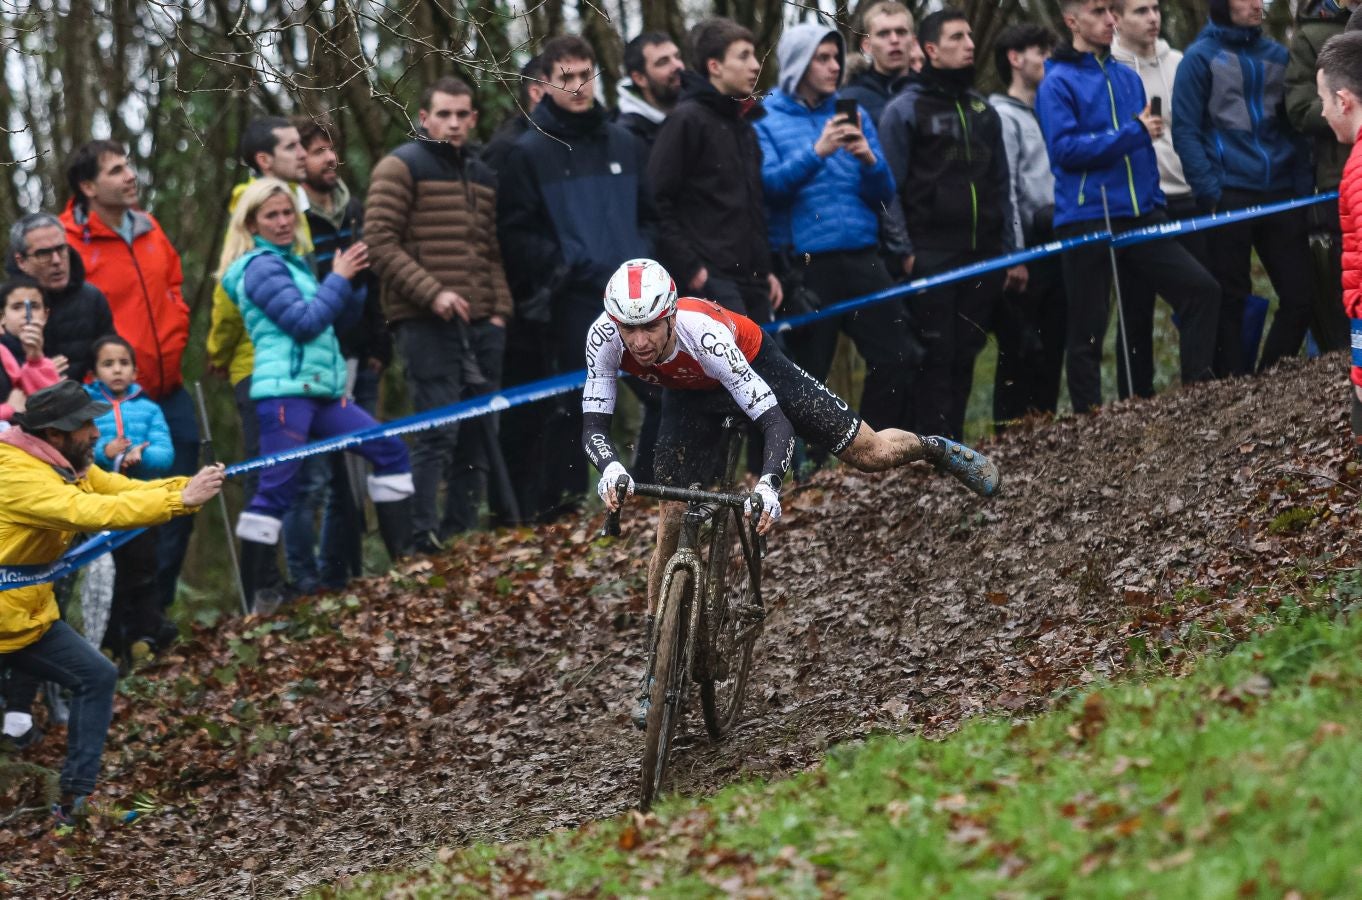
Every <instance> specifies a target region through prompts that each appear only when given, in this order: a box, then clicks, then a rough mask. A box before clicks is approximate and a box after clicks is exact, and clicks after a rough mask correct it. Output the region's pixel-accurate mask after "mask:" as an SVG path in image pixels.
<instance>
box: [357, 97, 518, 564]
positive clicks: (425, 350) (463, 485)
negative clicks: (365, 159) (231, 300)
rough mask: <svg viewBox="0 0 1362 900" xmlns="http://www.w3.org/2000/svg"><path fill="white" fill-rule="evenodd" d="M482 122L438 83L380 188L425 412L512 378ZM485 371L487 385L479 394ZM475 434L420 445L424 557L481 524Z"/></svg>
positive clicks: (418, 508)
mask: <svg viewBox="0 0 1362 900" xmlns="http://www.w3.org/2000/svg"><path fill="white" fill-rule="evenodd" d="M477 122H478V113H477V110H476V109H475V108H474V106H473V92H472V90H471V89H470V88H469V87H468V85H467V84H465V83H464V82H462V81H460V80H459V79H457V78H452V77H445V78H441V79H439V80H437V81H436V82H435V83H434V84H432V85H431V86H430V87H428V88H427V89H426V91H425V93H424V94H423V95H422V98H421V110H420V124H421V127H420V130H419V131H418V132H417V138H416V140H414V141H409V142H408V143H405V144H403V145H402V146H400V147H398V148H397V149H396V150H394V151H393V152H392V153H390V154H388V155H387V156H385V157H384V158H383V159H381V160H379V162H378V165H377V166H375V167H374V170H373V174H372V176H371V178H370V183H369V196H368V202H367V203H366V204H365V210H364V217H365V235H364V236H365V239H366V240H367V241H368V243H369V259H370V260H371V261H372V265H373V269H374V271H375V272H376V273H377V274H378V278H379V281H380V282H381V284H382V288H383V312H384V315H386V316H387V318H388V321H389V323H391V325H392V326H393V328H394V330H395V332H396V335H397V347H398V351H399V352H400V353H401V354H402V359H403V361H404V363H405V365H406V372H407V384H408V385H409V387H410V389H411V395H412V403H413V405H414V406H415V408H416V410H417V411H418V412H421V411H425V410H428V409H434V408H436V407H441V406H447V405H449V404H451V403H457V402H458V401H459V400H461V399H463V396H464V393H465V391H466V390H467V389H469V388H475V389H482V390H485V389H489V388H495V387H497V386H499V383H500V380H501V361H502V354H503V352H504V350H505V346H506V320H507V319H508V318H509V317H510V315H511V292H510V289H509V288H508V287H507V285H506V274H505V272H504V271H503V269H502V263H501V248H500V246H499V245H498V243H497V197H496V176H495V175H494V174H493V172H492V170H491V169H490V168H489V167H488V166H487V165H486V164H484V163H483V162H481V161H480V160H479V159H477V158H476V157H475V156H473V155H472V154H470V153H469V152H468V151H467V147H466V144H467V141H468V136H469V134H470V133H472V131H473V129H474V127H475V126H476V125H477ZM478 372H480V373H481V378H482V381H483V383H482V384H476V385H475V384H471V383H470V382H472V381H473V380H474V379H475V378H476V377H477V373H478ZM465 431H466V434H465V438H464V439H463V440H460V438H459V429H458V426H457V425H451V426H449V427H447V428H441V429H436V430H431V431H423V432H420V433H418V434H417V436H416V438H415V441H414V444H413V447H412V477H413V478H414V480H415V482H416V497H415V500H416V504H415V508H414V511H413V522H412V526H413V528H412V530H413V533H414V534H415V535H416V539H415V542H414V547H415V549H416V550H417V552H427V553H429V552H432V551H434V550H437V549H439V548H440V546H441V545H442V541H443V540H444V539H445V538H447V537H449V536H450V535H452V534H456V533H458V532H460V531H465V530H467V529H469V528H472V527H475V526H476V525H477V513H478V505H479V502H480V499H481V495H482V486H483V484H484V482H485V475H486V471H487V459H486V455H485V453H484V447H485V444H484V443H483V442H482V441H480V440H478V438H479V437H480V435H478V434H477V433H476V432H475V431H474V430H473V429H471V428H470V429H466V430H465ZM446 472H449V473H450V475H449V483H448V485H447V495H446V500H445V508H444V514H443V516H441V515H440V509H439V504H438V501H437V495H438V492H439V488H440V481H441V480H442V479H443V477H444V476H445V473H446Z"/></svg>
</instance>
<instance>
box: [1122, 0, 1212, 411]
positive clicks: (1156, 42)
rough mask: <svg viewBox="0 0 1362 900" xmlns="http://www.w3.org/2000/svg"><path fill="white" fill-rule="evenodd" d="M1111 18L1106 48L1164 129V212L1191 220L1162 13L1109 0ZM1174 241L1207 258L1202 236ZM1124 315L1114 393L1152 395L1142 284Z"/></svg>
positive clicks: (1153, 2)
mask: <svg viewBox="0 0 1362 900" xmlns="http://www.w3.org/2000/svg"><path fill="white" fill-rule="evenodd" d="M1111 8H1112V11H1113V12H1114V13H1115V14H1116V39H1115V40H1114V41H1113V42H1112V45H1111V58H1112V59H1114V60H1116V61H1117V62H1121V63H1125V64H1126V65H1127V66H1130V67H1131V68H1132V69H1134V70H1135V71H1136V72H1137V73H1138V74H1139V76H1140V80H1141V81H1142V82H1143V83H1144V94H1145V99H1146V100H1147V101H1148V102H1149V104H1150V106H1151V108H1153V107H1157V108H1158V110H1159V114H1160V116H1161V117H1162V118H1163V128H1162V129H1161V130H1160V133H1159V137H1158V139H1156V140H1155V141H1154V155H1155V156H1156V157H1157V158H1158V163H1159V189H1160V190H1161V191H1163V197H1164V202H1165V204H1166V206H1165V209H1166V210H1167V211H1168V215H1169V217H1171V218H1174V219H1190V218H1193V217H1195V216H1196V215H1197V214H1198V212H1199V211H1200V210H1199V209H1198V208H1197V203H1196V198H1195V197H1193V196H1192V189H1191V187H1190V186H1189V185H1188V184H1187V178H1186V176H1184V175H1183V173H1182V161H1181V160H1180V159H1178V154H1177V151H1176V150H1174V149H1173V130H1172V127H1171V124H1170V123H1171V122H1172V119H1173V82H1174V81H1175V79H1176V77H1177V71H1178V64H1179V63H1180V62H1182V54H1181V53H1180V52H1178V51H1177V50H1174V49H1172V48H1171V47H1169V46H1168V42H1167V41H1165V40H1163V39H1162V38H1160V37H1159V31H1160V29H1161V27H1162V25H1163V14H1162V12H1161V11H1160V9H1159V0H1112V4H1111ZM1176 240H1177V241H1178V242H1179V243H1181V244H1182V246H1184V247H1186V248H1187V252H1189V253H1191V254H1192V256H1193V257H1195V258H1196V259H1206V235H1205V233H1204V232H1199V231H1194V232H1190V233H1188V234H1182V235H1179V236H1178V237H1177V238H1176ZM1121 303H1122V307H1123V309H1124V312H1125V317H1124V318H1125V325H1126V328H1125V330H1124V331H1121V330H1119V329H1120V323H1118V324H1117V328H1118V331H1117V338H1116V340H1117V343H1118V345H1119V346H1122V347H1124V348H1128V352H1129V355H1130V368H1131V370H1132V371H1131V372H1130V373H1129V374H1127V373H1126V352H1127V351H1125V350H1123V352H1121V353H1118V354H1116V389H1117V392H1118V394H1119V395H1120V396H1121V397H1122V398H1123V399H1124V398H1125V397H1126V396H1128V395H1129V393H1130V391H1131V390H1133V391H1134V393H1135V396H1137V397H1152V396H1154V292H1153V291H1151V290H1149V288H1148V286H1147V285H1144V284H1136V285H1132V286H1131V290H1130V292H1129V293H1123V294H1122V295H1121Z"/></svg>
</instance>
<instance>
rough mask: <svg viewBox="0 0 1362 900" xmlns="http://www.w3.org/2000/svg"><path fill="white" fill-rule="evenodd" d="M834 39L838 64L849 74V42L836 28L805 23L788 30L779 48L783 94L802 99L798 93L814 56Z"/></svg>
mask: <svg viewBox="0 0 1362 900" xmlns="http://www.w3.org/2000/svg"><path fill="white" fill-rule="evenodd" d="M828 38H833V39H835V40H836V41H837V62H838V63H839V64H840V65H841V68H842V71H843V72H845V71H846V70H847V65H846V64H847V48H846V42H845V41H844V40H842V35H841V33H840V32H839V31H838V30H837V29H836V28H829V27H827V26H826V25H819V24H817V23H816V22H802V23H800V24H799V25H796V26H795V27H793V28H790V29H788V30H786V32H785V33H784V34H783V35H781V37H780V44H778V45H777V46H776V59H777V61H779V63H780V79H779V81H778V82H777V83H778V84H779V86H780V89H781V91H783V92H784V93H786V94H788V95H789V96H791V97H796V96H798V94H797V91H796V89H797V88H798V87H799V82H800V80H801V79H803V77H804V73H805V72H806V71H808V68H809V63H811V62H813V54H814V53H815V52H816V51H817V50H818V45H819V44H821V43H823V42H824V41H826V40H827V39H828Z"/></svg>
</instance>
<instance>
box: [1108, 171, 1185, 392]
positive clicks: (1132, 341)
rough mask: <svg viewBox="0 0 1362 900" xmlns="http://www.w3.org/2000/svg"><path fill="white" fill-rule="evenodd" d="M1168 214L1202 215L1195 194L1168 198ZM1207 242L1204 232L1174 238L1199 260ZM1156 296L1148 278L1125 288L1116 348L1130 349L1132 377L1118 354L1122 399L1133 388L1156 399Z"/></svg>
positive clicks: (1121, 352)
mask: <svg viewBox="0 0 1362 900" xmlns="http://www.w3.org/2000/svg"><path fill="white" fill-rule="evenodd" d="M1165 211H1166V212H1167V214H1168V218H1170V219H1192V218H1196V217H1197V216H1198V215H1200V214H1201V210H1199V209H1198V208H1197V205H1196V200H1195V199H1194V198H1193V197H1192V196H1191V195H1184V196H1180V197H1170V198H1168V206H1167V207H1165ZM1206 239H1207V232H1204V231H1193V232H1191V233H1190V234H1182V235H1179V236H1178V237H1176V238H1173V240H1174V241H1176V242H1177V243H1179V244H1181V245H1182V246H1183V247H1184V248H1185V249H1186V250H1187V252H1188V253H1190V254H1192V256H1193V258H1195V259H1198V260H1204V259H1206V258H1207V250H1206ZM1154 297H1155V292H1154V289H1153V287H1152V286H1151V285H1150V283H1149V282H1148V281H1147V280H1145V279H1132V280H1131V281H1130V283H1129V288H1128V290H1127V288H1126V286H1125V285H1124V284H1123V286H1122V291H1121V303H1122V305H1123V306H1124V308H1125V320H1126V328H1125V330H1124V331H1122V330H1121V328H1120V326H1119V325H1118V326H1117V331H1116V346H1117V347H1118V348H1125V347H1128V348H1129V349H1130V374H1129V377H1127V374H1126V357H1125V352H1124V349H1121V350H1119V351H1118V352H1117V354H1116V392H1117V395H1118V396H1119V397H1120V398H1121V399H1122V400H1124V399H1126V398H1127V397H1129V396H1130V392H1131V389H1132V387H1133V389H1134V392H1135V396H1136V397H1152V396H1154Z"/></svg>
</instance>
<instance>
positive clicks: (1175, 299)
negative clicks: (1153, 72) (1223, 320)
mask: <svg viewBox="0 0 1362 900" xmlns="http://www.w3.org/2000/svg"><path fill="white" fill-rule="evenodd" d="M1060 8H1061V11H1062V12H1063V14H1064V24H1065V25H1066V26H1067V27H1068V29H1069V31H1070V33H1071V34H1072V36H1073V42H1072V43H1071V44H1062V45H1060V46H1059V47H1057V48H1056V49H1055V51H1054V53H1053V55H1052V56H1051V57H1050V61H1049V62H1048V63H1046V65H1045V80H1044V81H1042V82H1041V85H1040V90H1039V91H1038V92H1037V95H1036V115H1037V116H1038V117H1039V118H1040V127H1041V131H1042V132H1044V134H1045V146H1046V149H1047V150H1048V151H1049V154H1050V168H1051V170H1052V171H1053V172H1054V174H1055V233H1056V236H1057V237H1060V238H1071V237H1075V236H1077V235H1080V234H1085V233H1088V232H1092V231H1099V230H1101V229H1102V228H1104V227H1105V212H1106V210H1108V209H1109V210H1110V213H1111V227H1112V230H1113V231H1114V232H1118V233H1119V232H1122V231H1129V230H1131V229H1134V228H1142V227H1145V226H1148V225H1156V224H1159V223H1161V222H1166V221H1167V220H1168V216H1167V214H1166V213H1165V212H1164V196H1163V192H1162V191H1160V190H1159V166H1158V160H1157V158H1156V157H1155V155H1154V144H1153V141H1152V140H1151V137H1152V136H1157V135H1158V134H1161V133H1162V130H1163V119H1162V118H1161V117H1159V116H1155V115H1153V114H1152V112H1151V111H1150V109H1149V106H1148V104H1147V103H1146V102H1145V95H1144V84H1143V83H1142V82H1141V81H1140V76H1139V75H1137V74H1136V73H1135V72H1134V71H1132V70H1131V69H1128V68H1126V67H1125V66H1123V65H1121V64H1120V63H1117V62H1113V61H1112V59H1111V41H1112V38H1113V37H1114V36H1115V29H1116V17H1115V15H1114V14H1113V13H1112V11H1111V0H1064V2H1063V3H1062V4H1061V7H1060ZM1117 263H1118V268H1119V274H1120V278H1121V284H1122V286H1123V287H1125V286H1127V285H1129V286H1130V287H1131V288H1133V287H1134V286H1135V285H1136V284H1138V283H1140V282H1141V281H1143V282H1144V284H1145V287H1146V289H1149V288H1152V289H1153V290H1154V291H1155V292H1157V293H1158V294H1160V295H1161V296H1162V297H1163V298H1164V299H1165V300H1167V301H1168V302H1169V304H1171V305H1172V307H1173V308H1174V310H1176V311H1177V312H1178V313H1179V316H1180V318H1181V335H1180V351H1181V357H1182V381H1183V384H1187V383H1190V382H1193V381H1201V380H1204V379H1206V378H1209V377H1210V376H1211V358H1212V354H1213V352H1214V348H1215V322H1216V314H1217V310H1218V308H1219V305H1220V288H1219V286H1218V285H1217V284H1216V283H1215V279H1214V278H1212V277H1211V276H1210V273H1208V272H1207V271H1206V270H1205V269H1204V268H1202V266H1201V264H1200V263H1198V262H1197V261H1196V259H1194V258H1193V257H1192V255H1191V254H1190V253H1188V252H1187V250H1186V249H1184V248H1183V247H1182V246H1180V245H1178V244H1177V243H1174V242H1172V241H1148V242H1145V243H1142V244H1135V245H1133V246H1129V247H1124V248H1121V249H1119V250H1117ZM1063 266H1064V284H1065V288H1066V292H1067V293H1068V299H1069V310H1068V318H1069V327H1068V335H1067V346H1068V349H1067V353H1066V356H1065V364H1066V367H1067V370H1068V381H1069V397H1070V399H1071V400H1072V401H1073V407H1074V411H1075V412H1088V411H1089V410H1092V409H1094V408H1095V407H1097V406H1100V405H1101V403H1102V370H1101V367H1102V339H1103V336H1104V335H1105V334H1106V331H1107V321H1108V315H1109V311H1110V297H1111V274H1112V273H1111V262H1110V259H1109V257H1108V255H1107V247H1106V245H1105V244H1101V243H1097V244H1088V245H1085V246H1083V247H1079V248H1075V249H1072V250H1069V251H1068V252H1066V253H1065V254H1064V256H1063ZM1118 352H1119V350H1118Z"/></svg>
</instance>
